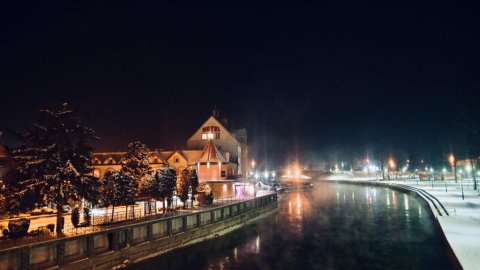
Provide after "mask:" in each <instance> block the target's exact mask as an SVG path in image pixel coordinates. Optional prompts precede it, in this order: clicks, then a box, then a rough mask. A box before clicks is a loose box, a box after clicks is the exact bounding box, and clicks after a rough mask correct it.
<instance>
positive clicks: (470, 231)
mask: <svg viewBox="0 0 480 270" xmlns="http://www.w3.org/2000/svg"><path fill="white" fill-rule="evenodd" d="M326 180H349V181H352V180H354V181H359V182H362V181H365V182H370V181H378V180H376V179H374V178H356V177H353V176H352V175H346V174H337V175H330V176H328V177H326ZM417 180H418V179H417ZM417 180H413V179H396V180H390V181H380V182H381V183H385V184H400V185H408V186H411V187H414V188H420V189H423V190H425V191H426V192H428V193H430V194H431V195H432V196H434V197H436V198H437V199H438V200H439V201H440V203H441V204H442V205H443V206H444V207H445V208H446V210H447V211H448V212H449V215H448V216H447V215H442V216H440V215H438V213H437V212H436V211H435V210H433V211H432V212H433V213H434V215H435V217H436V218H437V220H438V221H439V223H440V226H441V227H442V230H443V232H444V234H445V236H446V238H447V240H448V243H449V244H450V246H451V248H452V249H453V251H454V252H455V255H456V256H457V258H458V260H459V261H460V263H461V265H462V267H463V268H464V269H480V193H479V191H478V190H473V182H472V181H471V180H468V179H467V180H463V193H464V199H462V183H460V181H459V182H458V183H455V181H447V183H446V185H445V182H444V181H417ZM432 182H433V187H432Z"/></svg>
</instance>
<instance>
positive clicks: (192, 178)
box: [190, 169, 199, 206]
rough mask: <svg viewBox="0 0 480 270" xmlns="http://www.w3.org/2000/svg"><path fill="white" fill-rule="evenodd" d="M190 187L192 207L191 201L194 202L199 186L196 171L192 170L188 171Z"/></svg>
mask: <svg viewBox="0 0 480 270" xmlns="http://www.w3.org/2000/svg"><path fill="white" fill-rule="evenodd" d="M190 185H191V187H192V206H193V201H194V200H195V195H197V193H198V191H197V189H198V186H199V182H198V174H197V170H195V169H192V170H191V171H190Z"/></svg>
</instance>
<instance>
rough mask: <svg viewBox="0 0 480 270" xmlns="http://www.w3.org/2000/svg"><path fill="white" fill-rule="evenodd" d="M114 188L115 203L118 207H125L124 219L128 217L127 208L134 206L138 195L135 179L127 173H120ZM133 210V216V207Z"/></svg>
mask: <svg viewBox="0 0 480 270" xmlns="http://www.w3.org/2000/svg"><path fill="white" fill-rule="evenodd" d="M114 186H115V188H114V197H115V201H116V202H117V203H118V204H119V205H125V217H128V206H129V205H132V204H135V201H136V198H137V195H136V194H137V193H138V189H137V184H136V181H135V178H134V177H133V176H132V175H131V174H130V173H129V172H125V171H120V172H119V173H118V178H117V179H115V184H114ZM133 210H134V211H133V214H134V215H135V207H134V208H133Z"/></svg>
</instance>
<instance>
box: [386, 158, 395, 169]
mask: <svg viewBox="0 0 480 270" xmlns="http://www.w3.org/2000/svg"><path fill="white" fill-rule="evenodd" d="M388 164H389V165H390V168H391V169H392V170H393V169H395V161H393V159H390V160H389V161H388Z"/></svg>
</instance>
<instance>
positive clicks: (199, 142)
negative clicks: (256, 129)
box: [92, 110, 254, 198]
mask: <svg viewBox="0 0 480 270" xmlns="http://www.w3.org/2000/svg"><path fill="white" fill-rule="evenodd" d="M227 127H228V121H227V120H226V118H221V120H220V114H219V111H218V110H214V111H213V115H212V116H210V117H209V118H208V119H207V121H205V122H204V123H203V125H202V126H201V127H200V128H199V129H198V130H197V131H196V132H195V133H194V134H193V135H192V136H191V137H190V138H189V139H188V141H187V149H184V150H152V151H149V152H148V161H149V163H150V166H151V168H152V170H156V169H159V168H162V167H167V166H168V167H173V168H174V169H175V171H176V172H177V176H179V175H180V172H181V171H182V170H184V169H186V168H194V169H196V170H197V174H198V179H199V181H200V182H205V183H206V184H207V185H208V186H209V187H210V188H211V189H212V192H213V194H214V197H216V198H223V197H234V196H235V191H236V190H238V191H239V194H243V195H246V194H248V195H249V196H252V195H253V192H254V191H253V188H251V187H246V186H245V184H242V183H238V182H237V181H236V179H237V178H239V177H240V176H242V175H246V171H245V170H246V167H247V166H242V165H243V164H246V162H247V149H248V148H247V132H246V130H245V129H238V130H228V129H227ZM125 153H126V152H104V153H94V154H93V157H92V164H93V175H95V176H96V177H103V175H104V174H105V172H107V171H110V170H114V171H118V170H120V168H121V160H122V158H123V156H124V155H125Z"/></svg>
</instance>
